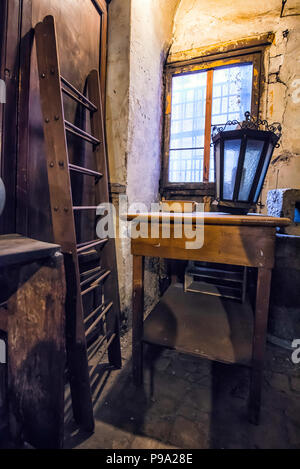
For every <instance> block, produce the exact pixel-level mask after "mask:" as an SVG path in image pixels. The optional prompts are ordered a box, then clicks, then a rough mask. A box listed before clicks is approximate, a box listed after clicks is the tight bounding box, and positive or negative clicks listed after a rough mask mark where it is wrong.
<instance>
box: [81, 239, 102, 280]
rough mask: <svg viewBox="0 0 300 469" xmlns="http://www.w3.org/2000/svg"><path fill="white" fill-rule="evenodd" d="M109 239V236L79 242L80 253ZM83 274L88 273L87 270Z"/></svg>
mask: <svg viewBox="0 0 300 469" xmlns="http://www.w3.org/2000/svg"><path fill="white" fill-rule="evenodd" d="M107 241H108V238H105V239H98V240H95V241H91V242H87V243H82V244H77V252H78V253H79V252H83V251H86V250H87V249H90V248H93V247H95V246H98V245H100V244H105V243H107ZM81 275H87V272H86V273H85V274H81Z"/></svg>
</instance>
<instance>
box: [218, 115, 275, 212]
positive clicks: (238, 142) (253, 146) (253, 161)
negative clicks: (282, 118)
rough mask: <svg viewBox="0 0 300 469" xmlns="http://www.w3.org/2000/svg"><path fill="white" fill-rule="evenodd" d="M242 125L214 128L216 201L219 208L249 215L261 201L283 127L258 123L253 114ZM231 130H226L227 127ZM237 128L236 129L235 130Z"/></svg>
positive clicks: (234, 123) (231, 123) (263, 121)
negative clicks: (259, 200)
mask: <svg viewBox="0 0 300 469" xmlns="http://www.w3.org/2000/svg"><path fill="white" fill-rule="evenodd" d="M245 118H246V120H245V121H243V122H242V123H240V122H238V121H236V120H234V121H228V122H227V123H226V125H225V126H224V127H220V126H215V127H213V133H212V140H213V145H214V157H215V181H216V201H215V203H216V204H217V205H218V209H220V210H222V211H225V212H229V213H236V214H243V213H247V212H248V211H249V209H250V208H254V207H255V205H256V204H257V202H258V198H259V196H260V193H261V190H262V186H263V183H264V180H265V177H266V174H267V170H268V167H269V163H270V161H271V158H272V155H273V151H274V148H275V147H278V146H279V144H278V140H279V138H280V137H281V125H280V124H278V123H277V122H276V123H274V124H271V125H268V123H267V121H265V120H261V119H257V120H255V119H254V118H253V117H252V116H251V115H250V113H249V112H246V113H245ZM228 127H231V129H230V128H229V129H228V130H226V128H228ZM232 128H233V129H232Z"/></svg>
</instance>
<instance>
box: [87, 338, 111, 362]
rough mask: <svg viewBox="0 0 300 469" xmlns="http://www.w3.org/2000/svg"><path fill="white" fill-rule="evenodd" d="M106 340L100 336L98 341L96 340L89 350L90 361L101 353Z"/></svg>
mask: <svg viewBox="0 0 300 469" xmlns="http://www.w3.org/2000/svg"><path fill="white" fill-rule="evenodd" d="M105 340H106V336H105V335H104V336H100V337H99V338H98V339H96V340H95V342H93V343H92V344H91V345H90V346H89V347H88V349H87V356H88V359H89V360H90V359H91V358H92V357H93V356H94V355H95V353H97V352H98V351H99V349H100V348H101V347H102V345H103V343H104V341H105Z"/></svg>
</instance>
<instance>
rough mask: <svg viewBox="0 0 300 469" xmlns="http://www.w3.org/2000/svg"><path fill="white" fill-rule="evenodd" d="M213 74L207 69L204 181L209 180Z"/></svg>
mask: <svg viewBox="0 0 300 469" xmlns="http://www.w3.org/2000/svg"><path fill="white" fill-rule="evenodd" d="M213 75H214V71H213V70H208V71H207V85H206V111H205V130H204V160H203V181H204V182H208V181H209V163H210V141H211V114H212V92H213Z"/></svg>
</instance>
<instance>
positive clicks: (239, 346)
mask: <svg viewBox="0 0 300 469" xmlns="http://www.w3.org/2000/svg"><path fill="white" fill-rule="evenodd" d="M135 217H136V214H128V215H127V219H128V220H130V221H131V220H134V218H135ZM169 217H170V220H171V227H170V238H164V237H163V236H162V226H163V224H164V223H166V222H167V221H168V219H169ZM184 217H185V221H186V222H189V223H191V225H192V226H193V228H195V227H196V223H200V222H203V224H204V226H203V229H204V244H203V246H202V247H201V248H199V249H187V248H186V242H187V241H190V239H187V238H186V237H185V236H184V234H183V236H182V237H181V238H177V237H175V236H174V226H175V224H176V223H178V222H179V221H180V215H178V214H166V213H163V212H162V213H159V214H158V213H156V214H154V213H144V214H139V220H141V225H143V224H147V225H148V226H147V227H148V233H151V231H150V224H151V221H152V222H153V221H154V220H155V222H156V223H157V224H158V225H159V227H157V229H158V230H159V231H158V236H157V237H156V238H151V237H150V235H149V237H144V238H142V237H140V238H137V239H132V240H131V251H132V254H133V327H132V334H133V344H132V356H133V376H134V381H135V383H136V384H137V385H140V384H141V383H142V379H143V378H142V376H143V374H142V373H143V357H142V354H143V342H148V343H155V344H158V345H163V346H166V347H169V348H173V349H176V350H179V351H181V352H185V353H189V354H192V355H196V356H201V357H205V358H209V359H212V360H216V361H220V362H225V363H240V364H244V365H248V366H250V368H251V387H250V401H249V411H250V420H251V421H252V422H253V423H258V421H259V412H260V401H261V379H262V370H263V358H264V350H265V341H266V331H267V322H268V310H269V295H270V282H271V271H272V268H273V266H274V248H275V232H276V227H278V226H286V225H288V224H289V223H290V220H289V219H287V218H274V217H266V216H260V215H244V216H239V215H227V214H221V213H211V212H209V213H193V214H186V215H184ZM147 227H146V225H144V227H143V228H144V229H145V228H147ZM143 228H142V229H143ZM144 256H153V257H161V258H167V259H184V260H193V261H207V262H215V263H223V264H234V265H242V266H248V267H256V268H257V269H258V278H257V292H256V307H255V314H254V315H253V314H252V311H251V308H250V306H249V305H248V304H247V303H245V304H240V303H236V302H234V301H230V300H224V299H220V298H217V299H216V298H212V297H207V296H205V295H202V294H200V293H184V292H183V289H182V288H181V289H180V288H179V287H178V286H176V285H172V286H171V287H170V288H169V290H168V291H167V292H166V293H165V295H164V296H163V297H162V299H161V301H160V302H159V303H158V305H157V306H156V307H155V308H154V309H153V311H152V312H151V313H150V315H149V316H148V318H147V319H146V321H145V323H144V320H143V309H144V300H143V294H144Z"/></svg>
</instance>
